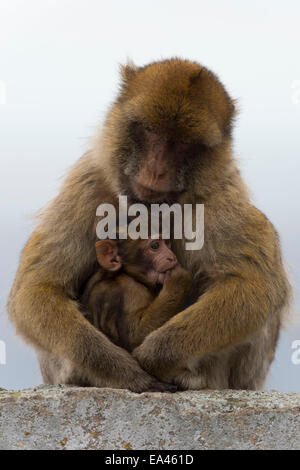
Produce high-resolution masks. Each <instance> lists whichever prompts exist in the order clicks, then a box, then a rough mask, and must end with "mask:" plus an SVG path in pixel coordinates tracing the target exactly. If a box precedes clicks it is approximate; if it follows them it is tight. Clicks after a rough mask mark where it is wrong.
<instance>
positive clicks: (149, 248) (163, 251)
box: [143, 238, 178, 284]
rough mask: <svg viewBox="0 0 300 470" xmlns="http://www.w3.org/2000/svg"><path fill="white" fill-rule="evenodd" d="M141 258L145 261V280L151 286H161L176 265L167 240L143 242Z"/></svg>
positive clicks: (175, 259) (176, 262)
mask: <svg viewBox="0 0 300 470" xmlns="http://www.w3.org/2000/svg"><path fill="white" fill-rule="evenodd" d="M143 242H144V246H143V257H144V258H145V259H146V260H147V265H148V271H147V279H148V281H149V282H150V283H151V284H163V283H164V281H165V279H166V277H167V276H168V273H169V272H170V271H171V270H172V269H174V268H175V266H176V265H177V264H178V261H177V258H176V256H175V254H174V253H173V251H172V250H171V246H170V242H169V240H163V239H161V238H159V239H158V240H152V239H148V240H143Z"/></svg>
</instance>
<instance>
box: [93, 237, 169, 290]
mask: <svg viewBox="0 0 300 470" xmlns="http://www.w3.org/2000/svg"><path fill="white" fill-rule="evenodd" d="M96 254H97V260H98V263H99V265H100V266H102V268H104V269H105V270H106V271H110V272H117V271H119V270H120V269H121V268H123V270H124V271H125V272H127V273H128V274H129V275H131V276H133V277H137V278H139V279H141V280H144V281H146V282H147V283H148V284H151V285H156V284H163V283H164V280H165V278H166V276H167V273H168V272H169V271H170V270H172V269H173V268H175V266H176V265H177V264H178V261H177V258H176V256H175V254H174V253H173V251H172V250H171V248H170V242H169V241H168V240H163V239H161V238H159V239H157V240H153V239H147V240H130V239H128V240H124V241H123V240H122V241H119V243H118V242H115V241H114V240H100V241H98V242H97V243H96Z"/></svg>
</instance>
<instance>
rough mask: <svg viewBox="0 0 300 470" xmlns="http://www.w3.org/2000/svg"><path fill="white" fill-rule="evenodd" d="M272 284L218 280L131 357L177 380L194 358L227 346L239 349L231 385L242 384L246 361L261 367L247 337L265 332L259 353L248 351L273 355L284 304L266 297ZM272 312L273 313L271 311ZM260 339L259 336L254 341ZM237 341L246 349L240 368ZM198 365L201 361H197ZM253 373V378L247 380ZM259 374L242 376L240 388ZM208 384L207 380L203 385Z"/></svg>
mask: <svg viewBox="0 0 300 470" xmlns="http://www.w3.org/2000/svg"><path fill="white" fill-rule="evenodd" d="M271 287H273V286H268V283H267V282H266V281H265V282H264V285H263V284H262V282H260V281H259V279H256V280H253V281H252V282H250V281H248V280H244V279H239V278H237V277H230V278H228V279H226V280H223V281H222V282H218V283H216V284H215V285H214V286H213V287H212V288H211V289H210V290H209V291H207V292H206V293H205V294H203V295H202V296H201V297H200V298H199V300H198V301H197V302H196V303H195V304H194V305H192V306H191V307H189V308H187V309H186V310H184V311H183V312H180V313H179V314H177V315H175V317H173V318H172V319H171V320H169V321H168V322H167V323H166V324H165V325H163V326H162V327H161V328H160V329H159V330H157V331H154V332H153V333H151V334H150V335H149V336H147V337H146V339H145V340H144V342H143V343H142V344H141V345H140V346H139V347H138V348H136V349H135V351H134V352H133V355H134V357H136V358H137V359H138V361H139V362H140V364H141V365H142V367H143V368H144V369H145V370H147V371H148V372H150V373H152V374H154V375H155V376H156V377H159V378H160V379H162V378H164V380H168V381H171V380H173V381H175V380H174V379H175V378H176V377H178V374H180V371H182V370H184V369H185V368H188V369H189V366H190V364H193V365H194V364H195V363H196V361H197V358H198V359H202V358H205V357H206V356H207V355H210V354H213V355H214V354H220V355H221V354H222V353H223V352H222V350H226V349H227V348H229V347H231V348H233V349H232V350H234V348H236V347H237V349H236V351H237V352H236V358H237V363H240V364H239V368H240V371H239V372H238V371H237V368H236V366H235V361H234V356H233V358H232V379H231V386H233V387H235V388H237V387H240V386H241V385H242V381H243V372H244V371H245V370H247V367H248V366H249V365H250V363H251V367H256V368H257V369H259V368H260V367H261V366H262V362H261V359H260V361H257V360H256V364H255V361H254V363H253V358H252V359H251V358H250V356H249V349H248V352H247V347H246V344H247V343H248V342H249V341H250V342H251V338H252V337H254V338H255V334H256V333H257V334H258V335H259V333H258V332H259V331H261V332H262V333H261V335H262V337H263V336H264V334H265V335H266V336H267V339H266V340H265V342H264V344H265V346H260V347H261V348H262V349H260V353H258V352H255V346H254V349H253V348H251V354H252V355H254V356H256V354H257V355H258V357H259V358H260V357H263V355H265V354H267V356H268V361H269V362H270V361H271V359H272V357H273V352H274V349H275V344H276V340H277V334H278V324H279V313H278V312H279V311H280V310H281V309H282V306H281V305H272V297H271V296H269V295H268V294H269V292H270V289H271ZM276 300H277V299H276ZM276 307H277V308H276ZM272 311H273V312H274V313H273V314H270V313H269V312H272ZM263 332H264V333H263ZM253 335H254V336H253ZM262 337H260V338H258V336H257V345H259V344H260V341H261V340H262ZM240 345H243V348H245V349H244V356H245V358H246V360H244V366H243V365H242V362H240V361H241V357H240V356H241V353H239V348H240V347H241V346H240ZM256 351H258V349H256ZM263 362H264V361H263ZM199 364H200V365H201V362H200V361H199ZM254 364H255V365H254ZM263 365H264V371H262V372H261V375H265V370H266V365H265V364H263ZM252 375H253V376H254V377H255V379H251V376H252ZM258 376H259V374H258V372H254V373H253V374H252V372H251V370H250V369H249V370H248V377H246V376H245V377H244V379H245V383H244V386H245V385H247V386H249V387H250V385H252V383H253V380H254V381H256V382H257V383H258V382H259V383H260V382H261V381H262V379H260V378H259V377H258ZM208 382H209V381H208ZM246 382H247V383H246ZM209 385H210V384H209V383H208V384H207V386H209Z"/></svg>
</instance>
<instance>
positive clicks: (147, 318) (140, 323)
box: [127, 270, 192, 349]
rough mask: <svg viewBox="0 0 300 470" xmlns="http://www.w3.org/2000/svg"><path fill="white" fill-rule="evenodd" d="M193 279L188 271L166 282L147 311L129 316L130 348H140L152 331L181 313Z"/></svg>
mask: <svg viewBox="0 0 300 470" xmlns="http://www.w3.org/2000/svg"><path fill="white" fill-rule="evenodd" d="M191 284H192V277H191V275H190V274H189V273H188V272H187V271H183V270H182V272H181V274H180V275H178V276H174V277H172V278H170V279H168V280H166V281H165V283H164V286H163V288H162V290H161V291H160V293H159V295H158V296H157V297H156V298H155V299H154V301H153V302H152V303H151V304H150V305H149V306H148V307H146V308H145V309H138V310H135V311H132V312H129V313H128V314H127V318H128V323H129V325H130V327H129V338H128V339H129V346H130V348H131V349H133V348H134V347H136V346H138V345H139V344H140V343H141V342H142V341H143V340H144V339H145V337H146V336H147V335H148V334H150V333H151V332H152V331H154V330H156V329H157V328H160V327H161V326H162V325H163V324H164V323H166V322H167V321H168V320H170V318H172V317H173V316H174V315H176V314H177V313H178V312H180V310H181V308H182V307H183V305H184V301H185V299H186V296H187V294H188V292H189V290H190V288H191Z"/></svg>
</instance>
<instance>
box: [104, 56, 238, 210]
mask: <svg viewBox="0 0 300 470" xmlns="http://www.w3.org/2000/svg"><path fill="white" fill-rule="evenodd" d="M121 73H122V79H123V81H122V85H121V90H120V93H119V96H118V98H117V100H116V102H115V103H114V105H113V106H112V108H111V110H110V113H109V115H108V119H107V125H106V138H105V136H104V143H105V141H106V142H109V145H110V151H109V154H110V158H109V162H108V163H109V166H110V169H109V172H110V175H111V176H112V178H113V179H114V184H115V186H116V185H117V188H118V191H119V192H121V193H122V194H127V195H129V196H131V199H132V200H135V199H136V200H140V201H148V202H161V201H170V200H172V201H174V200H176V199H177V198H178V195H180V194H181V193H182V192H184V191H186V190H187V189H188V188H190V187H191V186H193V184H194V183H195V182H196V181H197V184H199V182H200V181H201V176H202V179H203V181H206V178H207V177H209V175H210V173H211V172H214V168H217V167H216V164H217V165H218V169H219V171H222V165H220V162H219V161H220V160H221V161H222V159H223V160H224V159H226V158H227V157H228V155H229V154H230V152H228V147H229V146H230V136H231V128H232V120H233V116H234V105H233V101H232V100H231V99H230V97H229V95H228V94H227V92H226V90H225V89H224V87H223V85H222V84H221V83H220V82H219V80H218V78H217V77H216V76H215V75H214V74H213V73H211V72H210V71H208V70H207V69H206V68H204V67H202V66H201V65H199V64H197V63H194V62H189V61H185V60H181V59H171V60H165V61H162V62H155V63H152V64H150V65H147V66H145V67H135V66H134V65H126V66H123V67H122V69H121ZM226 156H227V157H226Z"/></svg>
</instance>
